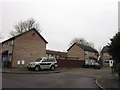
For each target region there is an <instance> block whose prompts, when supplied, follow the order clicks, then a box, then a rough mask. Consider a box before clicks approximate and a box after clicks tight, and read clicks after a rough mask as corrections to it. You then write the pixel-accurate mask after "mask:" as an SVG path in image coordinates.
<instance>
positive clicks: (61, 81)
mask: <svg viewBox="0 0 120 90" xmlns="http://www.w3.org/2000/svg"><path fill="white" fill-rule="evenodd" d="M2 87H3V88H96V90H99V89H98V86H97V85H96V84H95V78H90V77H82V76H80V75H77V74H69V73H53V74H7V73H3V75H2Z"/></svg>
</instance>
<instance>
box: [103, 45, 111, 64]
mask: <svg viewBox="0 0 120 90" xmlns="http://www.w3.org/2000/svg"><path fill="white" fill-rule="evenodd" d="M108 50H109V47H108V46H104V47H103V48H102V50H101V60H102V64H103V66H109V60H112V56H111V55H109V53H108Z"/></svg>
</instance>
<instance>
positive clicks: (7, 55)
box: [1, 29, 112, 67]
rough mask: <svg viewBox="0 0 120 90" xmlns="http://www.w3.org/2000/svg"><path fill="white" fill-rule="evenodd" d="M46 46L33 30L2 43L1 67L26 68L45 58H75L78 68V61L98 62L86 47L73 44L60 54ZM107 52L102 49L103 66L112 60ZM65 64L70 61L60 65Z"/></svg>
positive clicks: (95, 56)
mask: <svg viewBox="0 0 120 90" xmlns="http://www.w3.org/2000/svg"><path fill="white" fill-rule="evenodd" d="M46 44H48V42H47V41H46V40H45V39H44V38H43V37H42V36H41V34H40V33H39V32H38V31H37V30H35V29H31V30H29V31H27V32H24V33H22V34H20V35H17V36H15V37H12V38H9V39H8V40H5V41H3V42H2V43H1V61H2V67H26V65H27V64H28V63H29V62H30V61H35V60H36V59H37V58H42V57H45V56H47V57H55V58H57V59H60V58H66V57H67V59H68V58H70V59H71V58H72V57H73V58H74V59H75V58H77V62H74V63H77V64H74V66H76V65H78V66H79V63H78V61H84V60H86V59H93V60H96V61H97V60H98V56H99V54H98V51H97V50H95V49H94V48H91V47H89V46H86V45H82V44H76V43H75V44H73V45H72V46H71V47H69V48H68V49H67V52H60V51H53V50H46ZM107 51H108V47H107V49H106V47H104V48H103V50H102V54H101V55H102V56H101V58H102V59H103V63H104V65H108V60H109V59H111V58H112V57H111V56H110V55H109V54H108V52H107ZM61 60H62V59H61ZM71 60H72V59H71ZM74 61H76V60H74ZM66 62H70V60H66V61H65V60H64V62H63V63H62V64H64V65H66ZM58 63H59V62H58ZM68 64H69V66H72V65H73V63H72V64H71V63H68Z"/></svg>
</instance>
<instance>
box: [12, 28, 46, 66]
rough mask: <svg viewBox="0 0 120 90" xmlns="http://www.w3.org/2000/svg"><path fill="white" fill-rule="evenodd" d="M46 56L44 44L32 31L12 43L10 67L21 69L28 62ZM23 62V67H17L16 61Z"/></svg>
mask: <svg viewBox="0 0 120 90" xmlns="http://www.w3.org/2000/svg"><path fill="white" fill-rule="evenodd" d="M45 55H46V43H45V42H44V41H43V39H42V38H40V37H39V35H38V34H37V33H36V32H35V31H34V30H33V31H30V32H28V33H25V34H24V35H22V36H19V37H17V38H16V39H15V41H14V51H13V62H12V67H23V66H26V64H27V63H28V62H30V61H35V60H36V59H37V58H41V57H44V56H45ZM19 60H20V61H21V60H25V65H17V61H19Z"/></svg>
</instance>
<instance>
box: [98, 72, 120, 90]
mask: <svg viewBox="0 0 120 90" xmlns="http://www.w3.org/2000/svg"><path fill="white" fill-rule="evenodd" d="M96 84H97V85H98V86H99V88H101V89H102V90H113V89H114V90H120V81H119V79H118V75H117V74H112V73H111V74H106V75H104V76H101V77H98V78H97V79H96Z"/></svg>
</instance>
